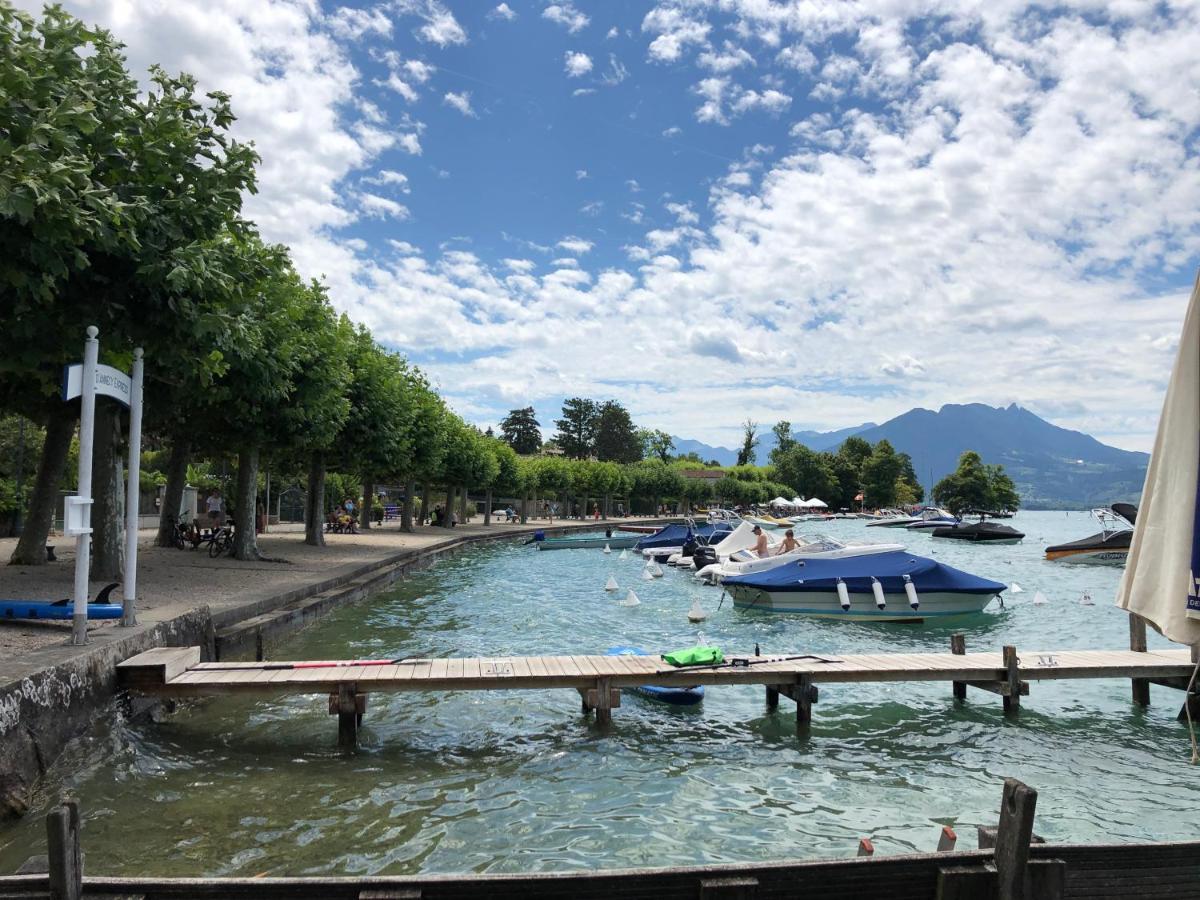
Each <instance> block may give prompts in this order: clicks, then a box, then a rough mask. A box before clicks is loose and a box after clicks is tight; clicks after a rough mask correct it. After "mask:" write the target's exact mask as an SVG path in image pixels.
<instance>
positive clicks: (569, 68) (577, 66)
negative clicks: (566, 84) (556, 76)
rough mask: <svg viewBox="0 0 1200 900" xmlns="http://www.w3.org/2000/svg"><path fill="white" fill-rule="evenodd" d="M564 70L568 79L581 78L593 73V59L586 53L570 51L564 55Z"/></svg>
mask: <svg viewBox="0 0 1200 900" xmlns="http://www.w3.org/2000/svg"><path fill="white" fill-rule="evenodd" d="M563 68H564V69H565V70H566V73H567V77H568V78H579V77H580V76H583V75H586V74H587V73H588V72H590V71H592V58H591V57H590V56H588V55H587V54H586V53H579V52H578V51H572V50H568V51H567V52H566V53H564V54H563Z"/></svg>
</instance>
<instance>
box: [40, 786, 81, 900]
mask: <svg viewBox="0 0 1200 900" xmlns="http://www.w3.org/2000/svg"><path fill="white" fill-rule="evenodd" d="M46 856H47V861H48V863H49V866H48V868H49V869H50V898H51V900H80V898H81V897H82V896H83V851H82V850H81V849H80V846H79V803H78V802H77V801H75V800H66V801H64V802H63V803H61V804H60V805H59V807H58V808H57V809H54V810H51V812H50V814H49V815H48V816H46Z"/></svg>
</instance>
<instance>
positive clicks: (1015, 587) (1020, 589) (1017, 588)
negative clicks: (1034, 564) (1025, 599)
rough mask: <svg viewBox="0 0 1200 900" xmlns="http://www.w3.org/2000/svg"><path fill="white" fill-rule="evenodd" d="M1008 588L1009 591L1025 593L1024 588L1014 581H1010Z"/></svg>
mask: <svg viewBox="0 0 1200 900" xmlns="http://www.w3.org/2000/svg"><path fill="white" fill-rule="evenodd" d="M1009 590H1010V591H1012V592H1013V593H1014V594H1023V593H1025V588H1023V587H1021V586H1020V585H1019V584H1017V583H1016V582H1015V581H1014V582H1013V583H1012V587H1010V588H1009Z"/></svg>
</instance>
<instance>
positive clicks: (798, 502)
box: [792, 497, 804, 509]
mask: <svg viewBox="0 0 1200 900" xmlns="http://www.w3.org/2000/svg"><path fill="white" fill-rule="evenodd" d="M792 506H794V507H796V508H797V509H803V508H804V501H803V500H801V499H800V498H799V497H793V498H792Z"/></svg>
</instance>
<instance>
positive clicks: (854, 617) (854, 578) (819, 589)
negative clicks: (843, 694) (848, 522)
mask: <svg viewBox="0 0 1200 900" xmlns="http://www.w3.org/2000/svg"><path fill="white" fill-rule="evenodd" d="M722 584H723V585H724V587H725V589H726V590H727V591H729V593H730V595H732V597H733V604H734V606H735V607H737V608H739V609H753V610H760V611H762V612H783V613H799V614H802V615H808V616H815V617H817V618H821V619H845V620H848V621H857V622H920V621H923V620H925V619H944V618H948V617H950V616H962V615H968V614H971V613H978V612H982V611H983V609H984V607H986V606H987V605H988V604H989V603H990V602H991V601H992V598H994V597H999V596H1000V594H1001V593H1002V592H1003V591H1005V590H1007V585H1004V584H1001V583H1000V582H998V581H991V580H989V579H987V578H980V577H978V576H977V575H971V574H970V573H968V572H962V571H960V570H958V569H955V568H952V567H950V566H947V565H944V564H942V563H939V562H937V561H936V560H932V559H927V558H926V557H923V556H915V555H913V554H911V553H907V552H903V551H892V552H888V553H873V554H869V555H865V556H852V557H849V558H841V559H801V560H796V561H795V562H791V563H788V564H787V565H785V566H779V567H778V568H775V569H771V570H769V571H766V572H758V573H755V574H750V575H735V576H730V577H727V578H725V579H724V581H723V582H722Z"/></svg>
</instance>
